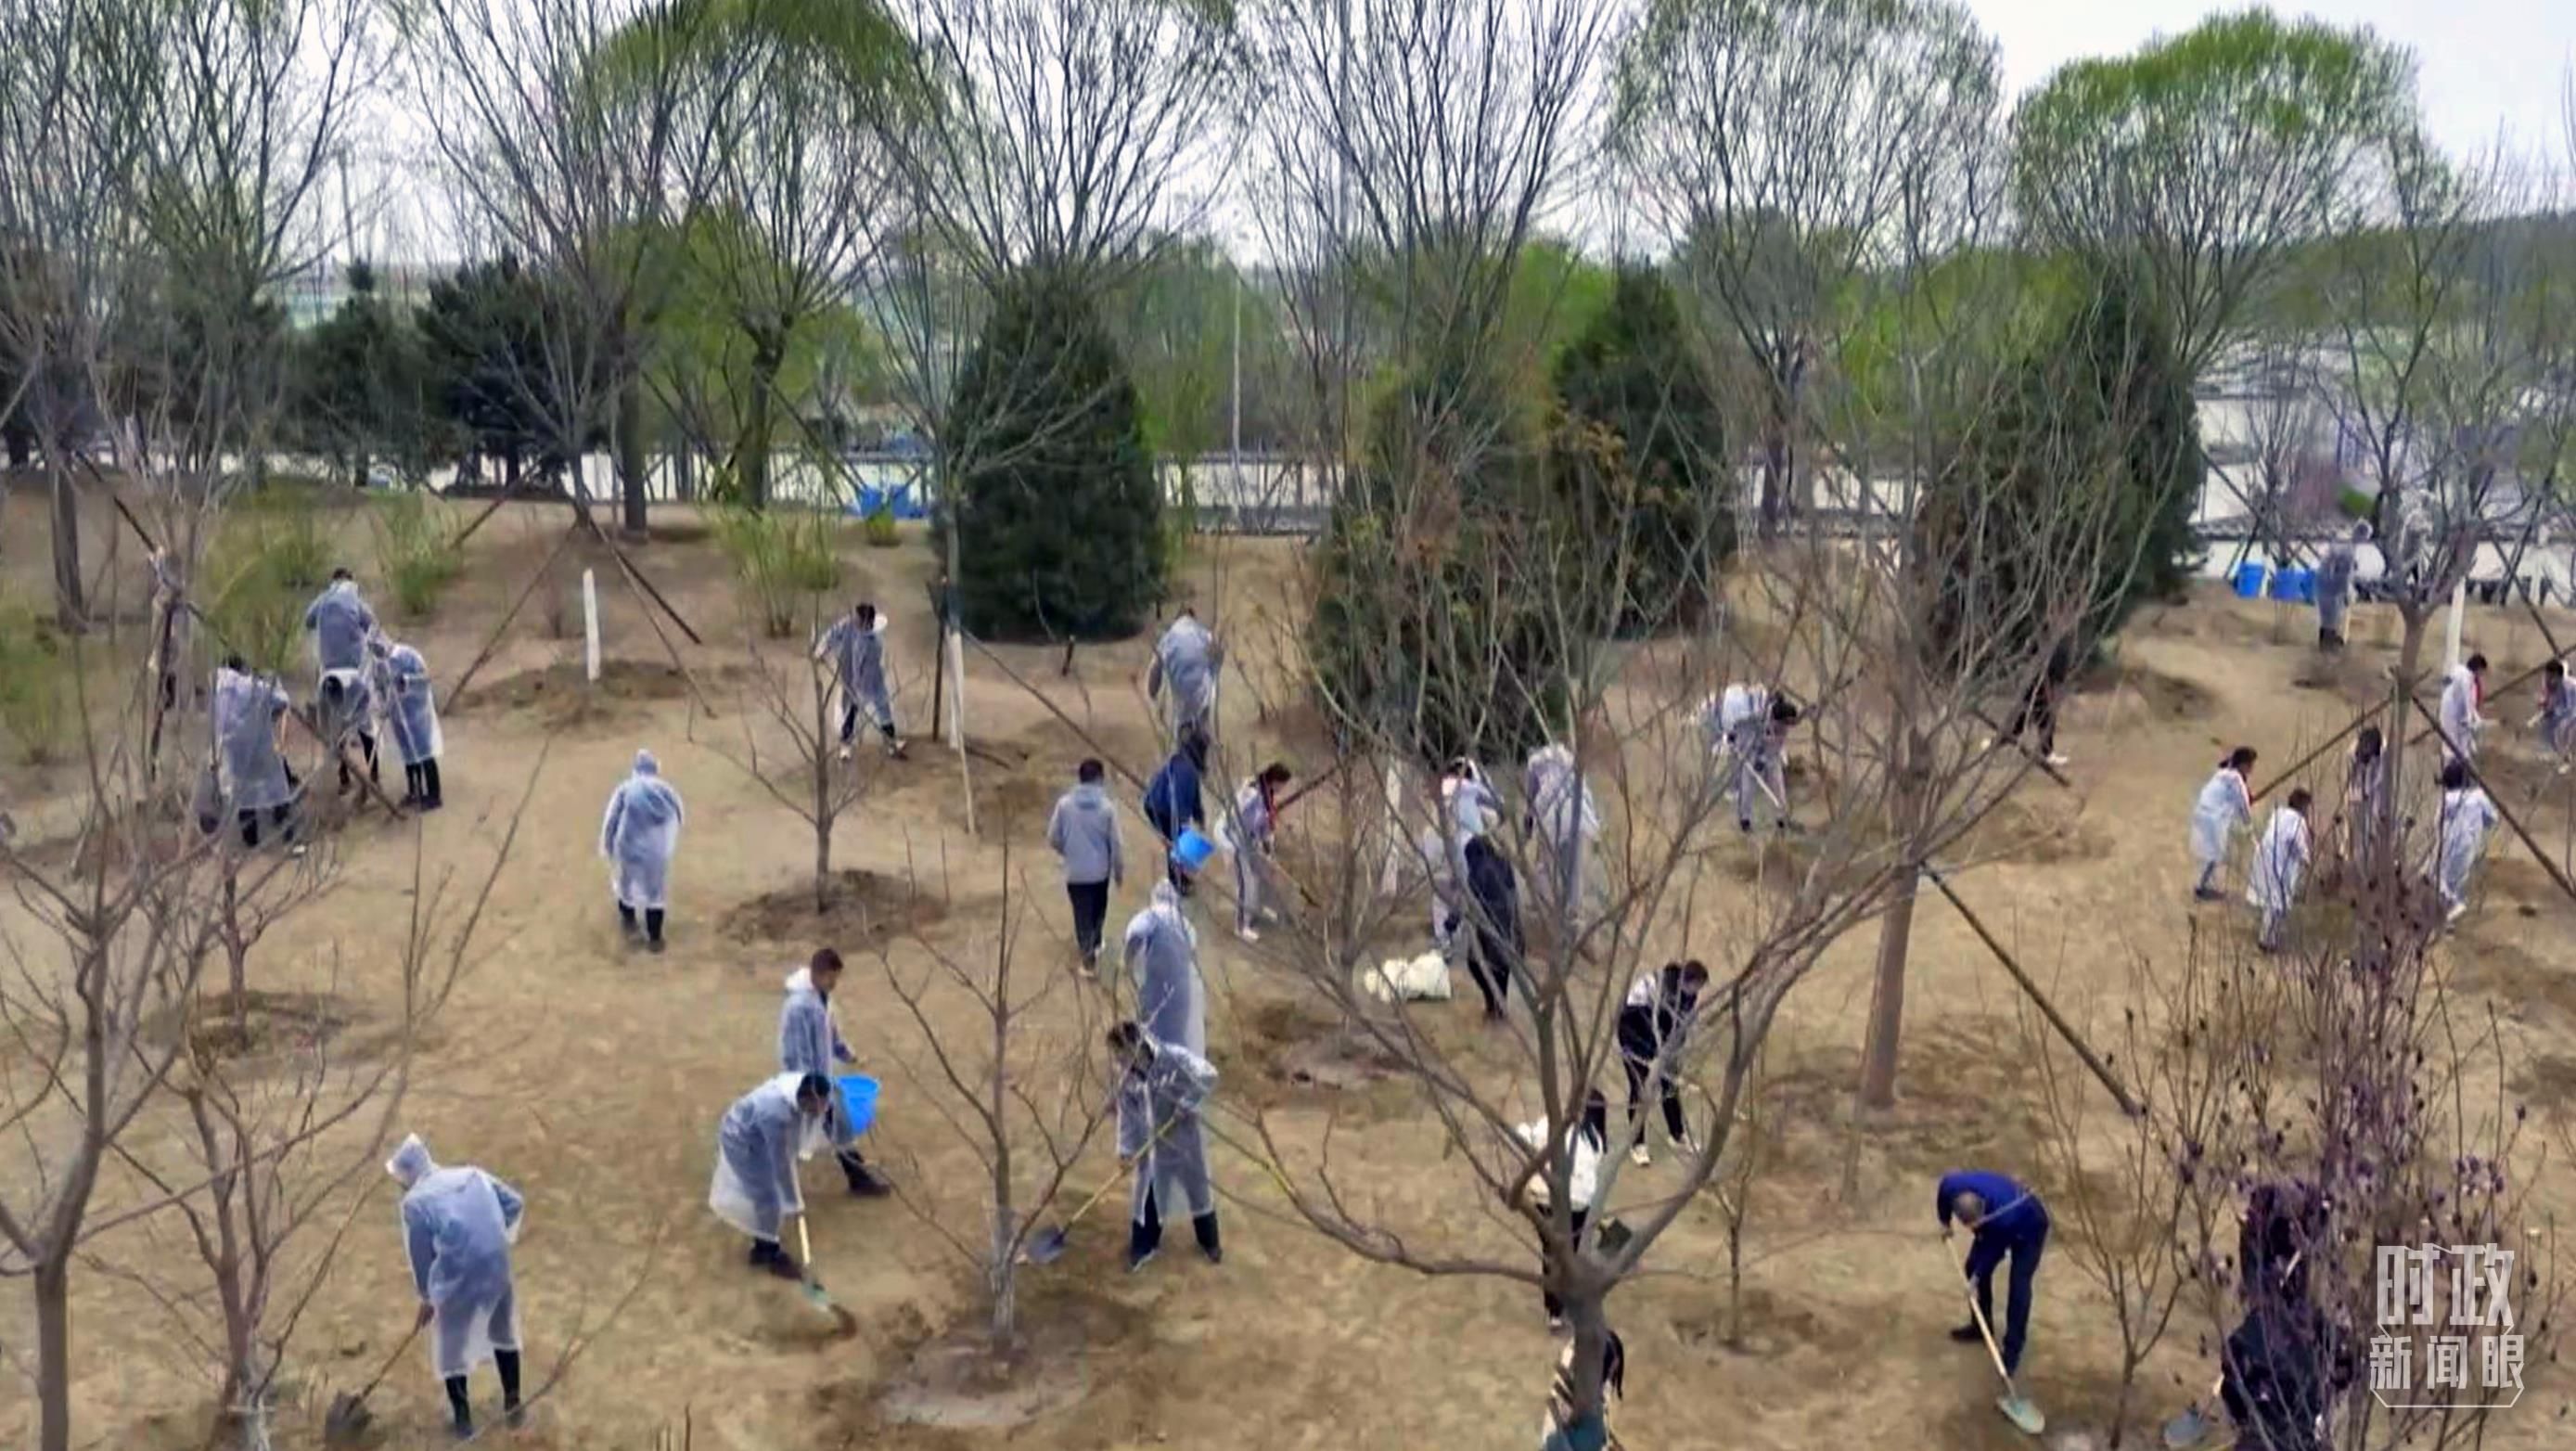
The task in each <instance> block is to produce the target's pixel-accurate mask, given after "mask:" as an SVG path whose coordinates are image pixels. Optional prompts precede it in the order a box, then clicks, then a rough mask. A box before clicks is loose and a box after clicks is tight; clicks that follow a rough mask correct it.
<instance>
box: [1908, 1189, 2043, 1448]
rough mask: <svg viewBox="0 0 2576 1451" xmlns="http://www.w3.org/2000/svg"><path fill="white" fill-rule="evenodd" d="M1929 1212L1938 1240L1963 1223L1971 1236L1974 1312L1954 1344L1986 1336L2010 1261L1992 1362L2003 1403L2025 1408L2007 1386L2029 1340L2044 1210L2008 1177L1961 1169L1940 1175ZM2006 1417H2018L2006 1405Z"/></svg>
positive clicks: (1956, 1328)
mask: <svg viewBox="0 0 2576 1451" xmlns="http://www.w3.org/2000/svg"><path fill="white" fill-rule="evenodd" d="M1932 1211H1933V1215H1934V1217H1936V1218H1937V1219H1939V1220H1940V1222H1941V1238H1942V1239H1944V1240H1947V1239H1949V1238H1950V1232H1951V1223H1952V1221H1953V1220H1956V1221H1958V1222H1960V1223H1963V1224H1965V1225H1966V1226H1967V1227H1968V1233H1969V1235H1970V1239H1969V1243H1968V1263H1967V1267H1966V1274H1967V1278H1968V1283H1969V1286H1970V1301H1971V1311H1972V1313H1971V1314H1970V1316H1969V1318H1968V1323H1966V1324H1964V1325H1959V1326H1954V1327H1953V1328H1952V1329H1951V1331H1950V1338H1951V1339H1952V1340H1957V1341H1962V1342H1965V1343H1968V1344H1974V1343H1975V1342H1977V1341H1979V1340H1982V1339H1985V1338H1986V1337H1987V1335H1988V1333H1989V1328H1990V1327H1991V1326H1992V1325H1993V1324H1994V1310H1995V1270H1996V1269H1997V1268H1998V1267H1999V1266H2001V1265H2002V1264H2003V1263H2004V1260H2005V1258H2006V1257H2007V1256H2009V1257H2010V1258H2011V1260H2012V1288H2011V1292H2010V1298H2009V1299H2008V1300H2007V1302H2006V1304H2005V1307H2004V1333H2003V1340H2002V1343H2001V1345H2000V1346H1999V1347H1998V1348H1997V1351H1996V1358H1997V1362H1998V1368H1999V1369H2000V1370H2002V1372H2003V1375H2004V1379H2005V1381H2006V1383H2007V1391H2008V1392H2009V1393H2008V1394H2007V1396H2006V1400H2007V1401H2009V1402H2013V1403H2018V1404H2020V1405H2024V1406H2027V1405H2028V1402H2027V1401H2024V1400H2023V1398H2022V1397H2021V1395H2020V1394H2019V1392H2018V1391H2014V1390H2012V1389H2011V1386H2010V1383H2011V1381H2012V1379H2013V1377H2014V1376H2015V1375H2017V1374H2018V1373H2019V1372H2020V1370H2021V1353H2022V1348H2023V1347H2024V1346H2025V1345H2026V1344H2027V1343H2028V1342H2029V1339H2030V1302H2031V1291H2032V1284H2033V1282H2034V1281H2035V1280H2037V1278H2038V1277H2039V1259H2040V1254H2041V1252H2042V1251H2044V1250H2045V1249H2046V1248H2047V1247H2048V1207H2047V1206H2046V1205H2044V1204H2042V1203H2041V1202H2040V1199H2039V1195H2037V1194H2036V1193H2034V1192H2032V1191H2031V1190H2029V1189H2026V1188H2024V1187H2022V1186H2021V1185H2020V1184H2018V1183H2016V1182H2014V1181H2013V1180H2012V1179H2011V1178H2010V1177H2008V1176H2006V1175H2003V1174H1998V1173H1995V1172H1993V1171H1991V1170H1986V1169H1961V1170H1958V1171H1957V1172H1955V1173H1950V1174H1945V1175H1943V1176H1942V1178H1941V1184H1940V1187H1939V1188H1938V1189H1937V1190H1936V1191H1934V1195H1933V1202H1932ZM2006 1414H2008V1415H2012V1416H2013V1419H2014V1420H2016V1421H2019V1420H2021V1419H2022V1417H2021V1416H2020V1415H2018V1414H2015V1413H2014V1412H2013V1411H2012V1410H2011V1409H2010V1407H2007V1410H2006ZM2033 1414H2034V1416H2035V1415H2036V1412H2035V1411H2034V1412H2033Z"/></svg>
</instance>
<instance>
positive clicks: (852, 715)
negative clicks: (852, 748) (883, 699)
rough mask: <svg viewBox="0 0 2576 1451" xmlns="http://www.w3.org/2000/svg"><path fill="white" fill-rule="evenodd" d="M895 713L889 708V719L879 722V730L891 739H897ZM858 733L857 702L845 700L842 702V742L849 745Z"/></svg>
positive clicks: (887, 713)
mask: <svg viewBox="0 0 2576 1451" xmlns="http://www.w3.org/2000/svg"><path fill="white" fill-rule="evenodd" d="M893 714H894V712H893V711H891V710H889V711H887V712H886V715H887V716H888V719H885V720H881V721H878V722H877V730H878V732H879V733H880V734H882V735H883V736H884V737H885V738H886V739H887V740H889V741H891V740H893V739H895V734H894V721H893V719H892V716H893ZM858 733H859V708H858V706H857V705H856V704H855V703H853V702H851V701H847V700H844V701H842V702H841V744H842V745H845V746H846V745H848V744H849V743H850V741H851V739H852V738H853V737H855V736H856V735H858Z"/></svg>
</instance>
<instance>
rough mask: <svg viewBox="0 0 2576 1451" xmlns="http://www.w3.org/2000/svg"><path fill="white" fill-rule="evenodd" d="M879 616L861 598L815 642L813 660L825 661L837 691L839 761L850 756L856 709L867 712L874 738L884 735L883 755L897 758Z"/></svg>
mask: <svg viewBox="0 0 2576 1451" xmlns="http://www.w3.org/2000/svg"><path fill="white" fill-rule="evenodd" d="M885 626H886V622H885V618H884V617H883V616H882V615H879V614H878V613H877V607H876V606H875V605H872V604H869V603H868V602H866V601H864V600H862V601H860V602H859V603H857V604H855V605H852V606H851V607H850V612H849V613H848V614H846V615H844V616H842V617H841V618H840V619H838V620H835V621H833V622H832V628H830V629H829V630H826V631H824V632H823V638H822V639H821V640H818V641H816V642H815V645H814V658H815V659H817V660H830V661H831V662H832V674H833V678H834V680H835V682H836V683H837V684H839V686H840V687H841V759H842V760H844V761H846V760H848V759H849V758H850V741H851V740H852V738H854V737H855V736H857V735H858V733H859V711H860V709H861V707H865V708H866V710H867V715H868V719H869V720H870V721H872V722H874V723H875V725H876V728H877V732H878V734H880V735H882V736H883V737H885V749H886V754H887V755H889V756H893V757H896V758H897V759H901V758H902V756H903V737H902V736H900V735H898V734H897V733H896V731H895V725H894V693H893V692H892V691H891V690H889V689H888V688H887V686H886V663H885Z"/></svg>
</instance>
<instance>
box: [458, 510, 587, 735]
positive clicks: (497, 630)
mask: <svg viewBox="0 0 2576 1451" xmlns="http://www.w3.org/2000/svg"><path fill="white" fill-rule="evenodd" d="M572 535H573V531H572V530H570V529H566V530H565V531H564V532H563V535H562V537H561V538H558V539H557V540H555V547H554V548H552V549H550V550H547V551H546V558H545V562H544V563H543V564H540V565H538V566H537V572H536V573H534V574H532V575H530V576H528V583H527V587H526V588H524V589H522V590H520V591H519V597H518V598H517V599H515V600H512V601H510V608H509V610H508V612H507V613H505V614H503V615H502V616H501V623H499V624H498V625H495V626H493V627H492V634H491V636H490V638H488V639H486V640H484V642H483V649H482V651H481V652H480V653H478V654H477V655H475V657H474V660H473V663H472V664H469V665H467V666H466V667H465V673H464V674H462V675H460V676H458V677H456V683H455V684H454V685H452V686H450V687H448V690H447V697H446V698H447V708H448V709H449V710H461V709H463V708H464V705H465V687H467V686H469V685H471V684H473V683H474V676H475V673H476V672H477V671H479V670H481V669H482V668H483V667H484V666H485V665H486V664H488V663H490V661H491V659H492V654H493V652H494V651H496V650H498V649H500V648H501V636H502V635H504V634H506V633H508V631H509V629H510V622H511V621H513V620H516V619H517V618H519V611H521V610H523V609H526V608H527V607H528V597H529V596H531V595H533V594H535V593H536V592H537V587H538V586H539V585H542V584H544V583H545V582H546V576H547V575H549V574H552V573H553V572H554V567H555V557H556V556H557V555H560V554H562V553H563V552H564V546H565V545H567V544H570V543H571V542H572Z"/></svg>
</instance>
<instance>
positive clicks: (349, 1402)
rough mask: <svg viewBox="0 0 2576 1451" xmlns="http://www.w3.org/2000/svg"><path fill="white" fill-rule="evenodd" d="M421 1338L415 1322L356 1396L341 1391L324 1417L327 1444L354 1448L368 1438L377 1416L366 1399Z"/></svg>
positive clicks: (324, 1439) (418, 1326) (418, 1323)
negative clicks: (368, 1430) (368, 1407)
mask: <svg viewBox="0 0 2576 1451" xmlns="http://www.w3.org/2000/svg"><path fill="white" fill-rule="evenodd" d="M419 1338H420V1322H419V1321H418V1320H414V1321H413V1322H412V1326H411V1329H410V1330H409V1331H408V1332H406V1333H405V1334H404V1336H403V1338H402V1343H401V1344H400V1345H397V1346H395V1347H394V1351H393V1354H391V1355H388V1356H386V1357H385V1363H384V1364H382V1365H380V1366H377V1367H376V1373H375V1374H374V1375H373V1376H371V1377H369V1378H368V1380H367V1383H366V1384H365V1385H364V1386H361V1387H359V1389H358V1391H357V1393H356V1394H354V1395H353V1394H351V1393H350V1392H348V1391H342V1392H340V1393H339V1394H338V1395H336V1396H333V1397H332V1398H331V1409H330V1410H329V1411H327V1412H325V1413H324V1414H323V1417H322V1439H323V1441H324V1442H325V1443H327V1444H329V1445H333V1446H351V1445H355V1444H357V1443H358V1442H359V1441H362V1440H364V1439H365V1438H366V1435H367V1428H368V1427H370V1426H372V1425H374V1424H375V1419H376V1417H375V1413H374V1412H373V1411H370V1410H368V1409H367V1397H369V1396H371V1395H374V1394H375V1393H376V1387H378V1386H380V1385H383V1384H384V1383H385V1376H386V1375H387V1374H388V1373H389V1372H391V1371H392V1370H393V1368H394V1362H395V1361H397V1360H400V1359H401V1358H402V1353H403V1352H404V1351H406V1350H409V1349H411V1343H412V1342H413V1341H414V1340H417V1339H419Z"/></svg>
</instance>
